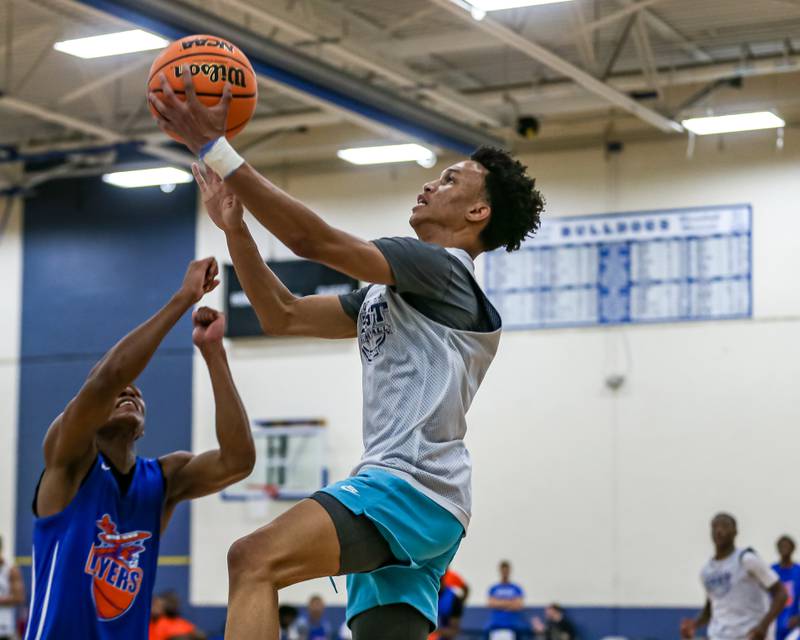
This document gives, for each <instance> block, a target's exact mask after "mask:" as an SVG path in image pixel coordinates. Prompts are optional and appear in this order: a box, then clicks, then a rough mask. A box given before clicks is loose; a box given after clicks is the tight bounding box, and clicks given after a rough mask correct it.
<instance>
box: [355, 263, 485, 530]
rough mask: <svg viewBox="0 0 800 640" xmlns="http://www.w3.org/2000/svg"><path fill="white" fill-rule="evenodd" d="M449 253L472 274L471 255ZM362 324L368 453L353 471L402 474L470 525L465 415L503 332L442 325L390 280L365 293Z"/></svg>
mask: <svg viewBox="0 0 800 640" xmlns="http://www.w3.org/2000/svg"><path fill="white" fill-rule="evenodd" d="M448 251H450V253H451V254H452V255H454V256H455V257H457V258H458V259H459V260H460V261H461V262H463V263H464V264H465V265H466V266H467V267H468V268H469V269H470V272H472V271H473V269H474V267H473V264H472V260H471V259H470V258H469V256H468V255H467V254H466V252H464V251H461V250H448ZM476 286H477V285H476ZM498 317H499V316H498ZM498 325H499V322H498ZM358 329H359V337H358V343H359V347H360V350H361V361H362V366H363V389H364V409H363V438H364V455H363V457H362V459H361V461H360V462H359V464H358V466H356V468H355V469H354V470H353V475H355V474H357V473H359V472H360V471H363V470H365V469H367V468H378V469H381V470H383V471H388V472H389V473H392V474H394V475H396V476H398V477H400V478H403V479H404V480H406V481H408V482H409V483H411V484H412V485H413V486H414V487H415V488H416V489H418V490H419V491H421V492H422V493H424V494H425V495H427V496H428V497H430V498H431V499H432V500H434V501H436V502H437V503H438V504H440V505H441V506H442V507H444V508H445V509H447V510H448V511H449V512H450V513H452V514H453V515H454V516H455V517H456V518H458V520H459V521H460V522H461V524H462V525H463V526H464V529H465V530H466V528H467V525H468V524H469V518H470V511H471V503H472V491H471V477H472V463H471V461H470V456H469V452H468V451H467V448H466V446H465V445H464V442H463V438H464V435H465V433H466V430H467V423H466V417H465V416H466V413H467V410H468V409H469V407H470V404H471V403H472V399H473V398H474V397H475V393H476V392H477V390H478V386H479V385H480V383H481V381H482V380H483V376H484V375H485V374H486V370H487V369H488V368H489V365H490V364H491V362H492V359H493V358H494V354H495V352H496V351H497V346H498V343H499V341H500V329H499V328H498V329H497V330H495V331H491V332H473V331H461V330H458V329H452V328H450V327H447V326H444V325H442V324H439V323H438V322H435V321H433V320H430V319H429V318H427V317H426V316H424V315H423V314H422V313H420V312H419V311H417V310H416V309H414V308H413V307H412V306H411V305H409V304H408V303H407V302H406V301H405V300H403V298H402V297H401V296H400V295H399V294H397V293H396V292H395V291H393V290H392V288H391V287H387V286H384V285H373V286H371V287H370V289H369V291H368V292H367V295H366V298H365V299H364V302H363V304H362V305H361V309H360V311H359V315H358Z"/></svg>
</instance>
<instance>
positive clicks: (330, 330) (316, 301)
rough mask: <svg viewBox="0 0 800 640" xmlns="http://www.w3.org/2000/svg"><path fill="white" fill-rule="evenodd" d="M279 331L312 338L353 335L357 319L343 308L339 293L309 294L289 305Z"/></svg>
mask: <svg viewBox="0 0 800 640" xmlns="http://www.w3.org/2000/svg"><path fill="white" fill-rule="evenodd" d="M278 335H287V336H305V337H310V338H329V339H337V338H354V337H355V336H356V323H355V320H353V319H352V318H351V317H350V316H349V315H347V313H345V311H344V309H343V308H342V303H341V302H340V301H339V298H338V296H306V297H304V298H296V299H295V300H293V301H292V302H291V303H289V304H288V305H287V306H286V317H285V320H284V326H282V327H281V328H280V330H279V334H278Z"/></svg>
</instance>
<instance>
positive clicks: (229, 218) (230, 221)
mask: <svg viewBox="0 0 800 640" xmlns="http://www.w3.org/2000/svg"><path fill="white" fill-rule="evenodd" d="M192 173H193V174H194V179H195V181H196V182H197V186H198V187H200V194H201V195H202V196H203V204H205V206H206V211H208V217H209V218H211V220H212V222H213V223H214V224H215V225H217V226H218V227H219V228H220V229H222V230H223V231H229V230H235V229H237V228H240V227H241V226H242V220H243V219H244V207H243V206H242V203H241V201H240V200H239V198H237V197H236V196H235V195H234V193H233V192H232V191H231V190H230V189H228V188H227V187H226V186H225V182H224V181H223V180H222V178H220V177H219V176H218V175H217V174H216V173H215V172H214V171H212V170H211V169H210V168H208V167H206V170H205V173H204V172H203V170H202V169H201V168H200V165H198V164H197V163H195V164H192Z"/></svg>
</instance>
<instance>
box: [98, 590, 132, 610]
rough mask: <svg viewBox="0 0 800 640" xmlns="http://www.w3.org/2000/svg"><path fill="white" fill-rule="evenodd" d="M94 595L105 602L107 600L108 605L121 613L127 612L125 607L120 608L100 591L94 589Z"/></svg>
mask: <svg viewBox="0 0 800 640" xmlns="http://www.w3.org/2000/svg"><path fill="white" fill-rule="evenodd" d="M94 594H95V596H98V595H99V596H100V597H101V598H102V599H103V600H105V601H106V602H107V603H108V604H110V605H111V606H112V607H114V608H115V609H119V610H120V611H125V607H120V606H119V605H118V604H117V603H116V602H114V601H113V600H112V599H111V598H109V597H108V596H107V595H106V594H105V593H103V592H102V591H101V590H100V589H94Z"/></svg>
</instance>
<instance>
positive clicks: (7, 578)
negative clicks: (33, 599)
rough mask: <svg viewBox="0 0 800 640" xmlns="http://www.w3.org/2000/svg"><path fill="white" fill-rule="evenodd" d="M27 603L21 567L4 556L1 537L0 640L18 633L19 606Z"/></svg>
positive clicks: (8, 638)
mask: <svg viewBox="0 0 800 640" xmlns="http://www.w3.org/2000/svg"><path fill="white" fill-rule="evenodd" d="M24 604H25V583H24V582H23V581H22V573H21V572H20V570H19V567H16V566H14V565H13V564H11V563H10V562H6V560H5V558H3V538H2V537H0V640H11V638H13V637H15V635H16V627H17V616H16V613H17V607H21V606H22V605H24Z"/></svg>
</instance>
